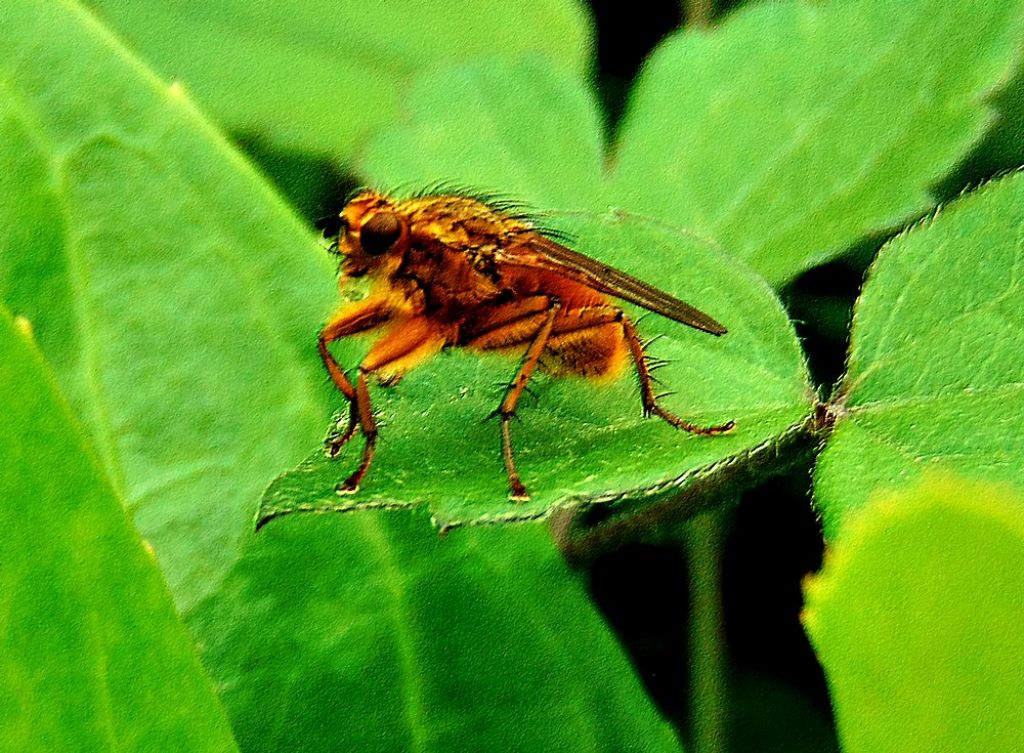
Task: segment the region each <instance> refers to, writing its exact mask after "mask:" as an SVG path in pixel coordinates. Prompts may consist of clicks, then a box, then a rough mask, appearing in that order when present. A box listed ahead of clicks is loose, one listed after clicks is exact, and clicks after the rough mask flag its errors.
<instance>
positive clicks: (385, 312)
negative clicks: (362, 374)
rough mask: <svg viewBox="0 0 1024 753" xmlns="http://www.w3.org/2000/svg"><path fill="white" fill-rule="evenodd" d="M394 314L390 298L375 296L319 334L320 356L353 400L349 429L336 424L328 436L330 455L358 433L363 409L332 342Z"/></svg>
mask: <svg viewBox="0 0 1024 753" xmlns="http://www.w3.org/2000/svg"><path fill="white" fill-rule="evenodd" d="M390 316H391V311H390V307H389V306H388V304H387V303H386V302H384V301H381V300H374V299H372V298H371V299H368V300H366V301H362V302H361V303H358V304H355V305H353V306H347V307H345V308H343V309H342V310H341V311H339V312H338V313H337V314H335V315H334V316H333V317H332V318H331V320H330V321H328V322H327V324H326V325H324V328H323V329H322V330H321V331H320V335H319V336H318V337H317V350H318V351H319V352H320V359H321V360H322V361H323V362H324V366H325V367H326V368H327V373H328V374H329V375H330V377H331V381H332V382H334V385H335V386H336V387H337V388H338V391H339V392H341V394H342V395H344V396H345V399H346V400H348V404H349V414H348V425H347V427H346V428H345V430H344V431H343V432H339V431H337V428H335V430H334V431H332V432H331V433H330V434H329V435H328V436H327V439H325V440H324V449H325V450H326V451H327V454H328V455H329V456H330V457H334V456H336V455H337V454H338V452H339V451H340V450H341V448H342V446H343V445H344V444H345V443H346V442H348V441H349V440H350V439H352V437H353V436H354V435H355V431H356V426H357V423H358V419H359V410H358V405H357V400H356V388H355V387H354V386H353V385H352V382H351V381H349V378H348V377H347V376H345V372H344V371H343V370H342V368H341V366H340V365H339V364H338V362H337V360H336V359H335V358H334V356H333V355H332V354H331V351H330V350H329V349H328V346H329V345H330V344H331V343H332V342H334V341H335V340H340V339H341V338H343V337H348V336H349V335H356V334H359V333H360V332H366V331H367V330H371V329H373V328H374V327H378V326H380V325H381V324H384V323H385V322H387V321H388V319H389V318H390Z"/></svg>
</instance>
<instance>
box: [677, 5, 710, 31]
mask: <svg viewBox="0 0 1024 753" xmlns="http://www.w3.org/2000/svg"><path fill="white" fill-rule="evenodd" d="M683 14H684V16H683V17H684V18H685V19H686V25H687V26H696V27H700V28H705V29H706V28H707V27H709V26H711V20H712V19H713V18H714V17H715V3H714V0H683Z"/></svg>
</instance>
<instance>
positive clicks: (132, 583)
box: [0, 306, 237, 753]
mask: <svg viewBox="0 0 1024 753" xmlns="http://www.w3.org/2000/svg"><path fill="white" fill-rule="evenodd" d="M23 328H24V330H25V331H24V332H19V331H17V330H16V328H15V324H14V322H13V321H12V319H11V317H10V314H9V313H8V312H7V310H6V309H4V308H3V307H2V306H0V364H2V367H0V414H2V415H3V420H2V421H0V502H2V504H0V527H2V529H3V535H2V536H0V749H2V750H3V751H5V753H14V752H15V751H40V753H48V752H49V751H54V750H76V751H110V750H123V751H151V750H175V751H223V752H225V753H226V752H227V751H235V750H237V748H236V747H235V744H234V742H233V740H232V737H231V731H230V728H229V727H228V722H227V717H226V716H225V715H224V711H223V709H222V708H221V707H220V704H219V703H218V701H217V697H216V696H215V695H214V693H213V688H212V687H211V685H210V682H209V679H208V678H207V677H206V676H205V675H204V674H203V671H202V669H201V667H200V666H199V661H198V659H197V658H196V656H195V653H194V651H193V648H192V645H191V643H190V641H189V637H188V634H187V633H186V631H185V628H184V626H183V625H182V624H181V623H180V622H179V621H178V618H177V615H176V614H175V613H174V606H173V604H172V602H171V597H170V594H169V593H168V591H167V587H166V585H165V584H164V582H163V581H162V579H161V577H160V574H159V571H158V570H157V567H156V564H155V562H154V561H153V559H152V557H151V556H150V555H149V554H148V553H147V552H146V551H145V549H144V548H143V547H144V544H143V542H142V541H141V540H140V539H139V536H138V534H137V533H136V532H135V529H134V528H132V526H131V523H130V522H129V521H128V519H127V517H126V514H125V511H124V508H123V507H122V506H121V503H120V501H119V500H118V499H117V498H116V496H115V495H114V493H113V491H112V490H111V489H110V487H109V485H108V484H107V482H106V479H105V478H104V477H103V472H102V470H101V469H100V468H99V466H98V465H97V463H96V461H95V459H94V458H93V457H92V453H91V451H90V450H89V448H88V447H87V443H86V441H85V439H84V437H83V436H82V434H81V431H80V428H79V426H78V425H77V422H76V421H75V419H74V418H73V416H72V414H71V411H70V410H69V409H68V406H67V405H66V404H65V403H64V402H63V400H62V399H61V398H60V397H59V395H58V392H57V386H56V384H55V382H54V380H53V377H52V375H51V373H50V370H49V368H48V367H47V366H46V365H45V363H44V362H43V359H42V358H41V357H40V355H39V353H38V352H37V351H36V350H35V348H34V347H32V345H31V344H30V337H31V335H30V334H28V331H29V325H28V324H27V322H24V321H23Z"/></svg>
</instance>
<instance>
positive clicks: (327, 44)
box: [90, 0, 591, 162]
mask: <svg viewBox="0 0 1024 753" xmlns="http://www.w3.org/2000/svg"><path fill="white" fill-rule="evenodd" d="M90 5H91V6H92V7H94V8H96V10H97V11H98V12H99V13H100V14H101V15H102V16H103V18H104V19H105V20H107V21H108V22H109V23H110V24H111V26H112V27H113V28H114V29H117V30H119V31H121V32H122V33H123V34H124V35H125V36H126V38H127V39H128V40H129V41H130V42H131V43H132V44H133V45H134V46H135V47H136V49H137V50H138V52H139V54H140V56H141V57H143V58H144V59H145V60H147V61H149V62H150V63H152V65H153V66H154V67H155V68H156V69H157V70H159V71H160V72H162V73H163V74H164V75H166V76H167V77H168V78H170V79H174V80H181V81H184V83H185V85H186V86H187V87H188V88H189V90H191V91H194V92H195V95H196V97H197V99H198V100H199V101H200V102H202V103H203V104H204V105H205V106H206V107H207V108H209V110H210V112H212V113H213V114H214V116H215V117H216V118H217V119H218V121H219V122H221V123H222V124H223V125H224V126H225V127H226V128H229V129H232V130H234V131H240V132H242V133H258V134H260V135H262V136H264V137H269V138H270V139H272V140H273V141H274V142H275V143H277V144H278V145H279V146H286V147H291V148H302V149H305V150H307V151H311V152H329V153H331V154H333V155H334V156H336V157H337V158H338V159H340V160H341V161H343V162H344V161H347V160H348V159H349V158H350V157H351V154H352V151H353V149H354V148H355V147H356V146H357V145H358V144H359V143H360V142H361V141H362V140H363V139H365V137H366V136H367V135H368V134H369V133H370V132H371V131H372V129H374V128H375V127H378V126H380V125H382V124H384V123H386V122H388V121H389V120H390V119H392V118H394V117H395V116H396V114H397V113H398V112H399V109H400V108H401V107H402V106H403V95H402V90H403V87H404V85H405V82H406V80H407V79H408V78H409V76H410V75H412V74H413V73H414V72H415V71H417V70H420V69H423V68H425V67H427V66H430V65H433V64H435V63H437V62H438V61H441V60H468V59H471V58H474V57H477V56H480V55H485V54H495V53H497V54H500V55H503V56H507V57H509V58H519V57H523V56H529V55H538V56H543V57H544V58H545V59H548V60H550V61H552V63H553V64H554V65H556V66H558V67H559V68H561V69H564V70H572V71H576V72H582V71H583V69H584V68H585V66H586V62H587V57H588V55H589V51H590V34H591V31H590V28H589V20H588V18H587V15H586V13H585V11H584V10H583V7H582V5H581V4H579V3H577V2H574V1H573V0H529V1H528V2H517V3H493V2H488V1H487V0H468V1H463V2H459V3H437V2H431V1H430V0H415V1H413V2H410V1H409V0H406V2H402V3H386V2H379V1H378V2H348V3H337V2H332V1H331V0H301V2H289V3H248V2H242V1H241V0H218V1H215V2H204V3H200V4H196V3H187V2H170V3H125V2H121V0H91V2H90Z"/></svg>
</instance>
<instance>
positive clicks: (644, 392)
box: [621, 316, 736, 436]
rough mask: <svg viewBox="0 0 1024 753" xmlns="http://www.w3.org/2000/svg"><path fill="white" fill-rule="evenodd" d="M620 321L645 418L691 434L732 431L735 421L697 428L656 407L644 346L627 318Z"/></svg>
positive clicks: (711, 434) (656, 400) (624, 317)
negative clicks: (632, 364)
mask: <svg viewBox="0 0 1024 753" xmlns="http://www.w3.org/2000/svg"><path fill="white" fill-rule="evenodd" d="M621 321H622V333H623V336H624V337H625V340H626V345H627V346H628V347H629V353H630V355H631V356H632V358H633V363H634V364H635V366H636V375H637V377H639V380H640V402H641V404H642V405H643V409H644V415H645V416H651V415H654V416H659V417H660V418H662V419H664V420H665V421H667V422H668V423H670V424H672V426H674V427H676V428H677V429H682V430H683V431H688V432H690V433H691V434H703V435H705V436H713V435H715V434H725V433H726V432H728V431H732V429H733V427H735V426H736V422H735V421H727V422H726V423H724V424H719V425H717V426H699V425H697V424H693V423H690V422H689V421H685V420H683V419H682V418H680V417H679V416H677V415H675V414H674V413H671V412H669V411H667V410H665V409H664V408H662V407H661V406H660V405H658V398H657V395H655V394H654V382H653V379H652V378H651V370H650V367H649V366H648V365H647V360H646V359H645V358H644V356H645V354H644V345H643V342H641V340H640V335H639V334H638V333H637V331H636V327H635V326H634V324H633V322H631V321H630V320H629V318H628V317H626V316H623V317H622V320H621Z"/></svg>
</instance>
